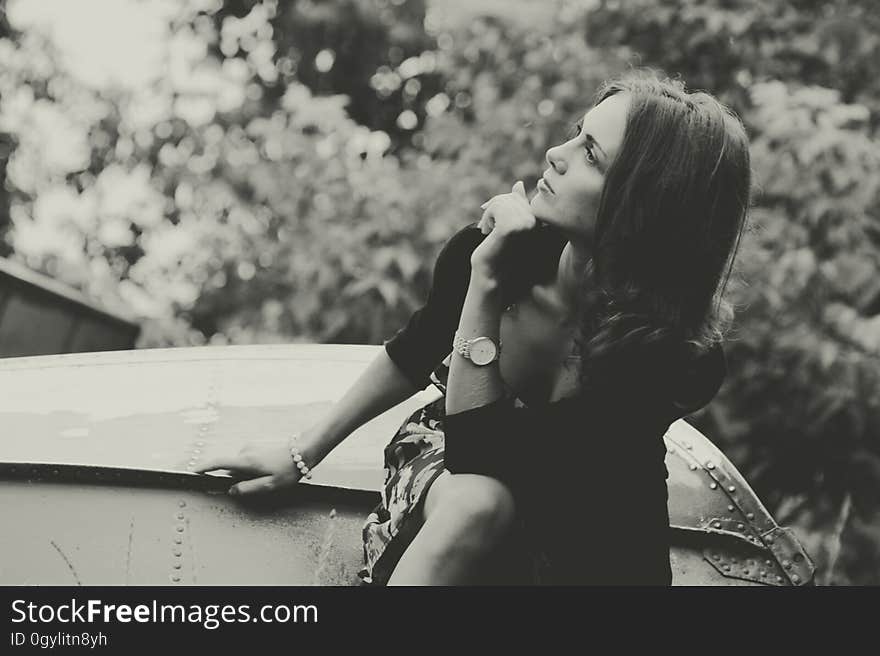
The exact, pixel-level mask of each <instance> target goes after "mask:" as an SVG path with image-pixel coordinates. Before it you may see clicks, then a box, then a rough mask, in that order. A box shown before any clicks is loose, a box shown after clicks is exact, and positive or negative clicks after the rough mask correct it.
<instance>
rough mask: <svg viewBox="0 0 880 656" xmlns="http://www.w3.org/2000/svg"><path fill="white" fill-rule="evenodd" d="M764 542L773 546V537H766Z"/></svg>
mask: <svg viewBox="0 0 880 656" xmlns="http://www.w3.org/2000/svg"><path fill="white" fill-rule="evenodd" d="M764 542H766V543H767V544H773V536H772V535H768V536H767V537H766V538H764Z"/></svg>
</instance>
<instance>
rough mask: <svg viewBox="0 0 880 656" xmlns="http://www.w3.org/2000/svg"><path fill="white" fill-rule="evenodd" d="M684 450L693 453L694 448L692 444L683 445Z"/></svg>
mask: <svg viewBox="0 0 880 656" xmlns="http://www.w3.org/2000/svg"><path fill="white" fill-rule="evenodd" d="M684 448H685V449H687V450H688V451H693V450H694V447H693V445H692V444H685V445H684Z"/></svg>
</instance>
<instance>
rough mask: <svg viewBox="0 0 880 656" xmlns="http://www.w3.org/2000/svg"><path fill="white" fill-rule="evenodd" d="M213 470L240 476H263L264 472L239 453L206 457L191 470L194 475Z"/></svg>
mask: <svg viewBox="0 0 880 656" xmlns="http://www.w3.org/2000/svg"><path fill="white" fill-rule="evenodd" d="M215 469H229V470H233V471H235V472H238V473H240V474H264V473H265V472H264V471H263V470H261V469H260V468H259V467H257V466H256V465H255V464H254V463H252V462H251V461H250V460H249V459H248V458H247V457H246V456H245V455H243V454H241V453H221V454H217V455H215V456H208V457H206V458H204V459H203V460H201V461H200V462H199V463H198V466H197V467H196V468H195V469H193V472H194V473H196V474H204V473H206V472H209V471H214V470H215Z"/></svg>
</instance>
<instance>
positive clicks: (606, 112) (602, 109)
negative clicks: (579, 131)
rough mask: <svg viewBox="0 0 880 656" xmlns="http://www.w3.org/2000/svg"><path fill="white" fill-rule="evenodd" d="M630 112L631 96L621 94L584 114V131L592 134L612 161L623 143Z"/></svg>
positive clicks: (610, 97)
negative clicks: (627, 117)
mask: <svg viewBox="0 0 880 656" xmlns="http://www.w3.org/2000/svg"><path fill="white" fill-rule="evenodd" d="M628 110H629V94H627V93H625V92H620V93H616V94H614V95H613V96H609V97H608V98H606V99H605V100H603V101H602V102H600V103H599V104H598V105H596V106H595V107H593V108H592V109H591V110H590V111H588V112H587V113H586V114H584V124H583V125H584V127H583V131H584V132H587V133H589V134H591V135H592V136H593V138H594V139H595V140H596V141H597V142H599V145H600V146H601V147H602V149H603V150H604V151H605V152H606V153H607V155H608V157H609V158H611V159H613V158H614V156H615V155H616V154H617V151H618V150H619V149H620V145H621V144H622V143H623V135H624V132H625V131H626V114H627V111H628Z"/></svg>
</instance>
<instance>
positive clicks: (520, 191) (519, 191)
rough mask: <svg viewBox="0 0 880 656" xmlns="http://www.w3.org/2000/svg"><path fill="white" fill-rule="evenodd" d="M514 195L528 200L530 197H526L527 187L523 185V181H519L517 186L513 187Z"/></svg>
mask: <svg viewBox="0 0 880 656" xmlns="http://www.w3.org/2000/svg"><path fill="white" fill-rule="evenodd" d="M513 193H514V194H516V195H518V196H520V197H521V198H524V199H525V200H528V199H529V197H528V196H527V195H526V186H525V185H524V184H523V181H522V180H517V181H516V184H515V185H513Z"/></svg>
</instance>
